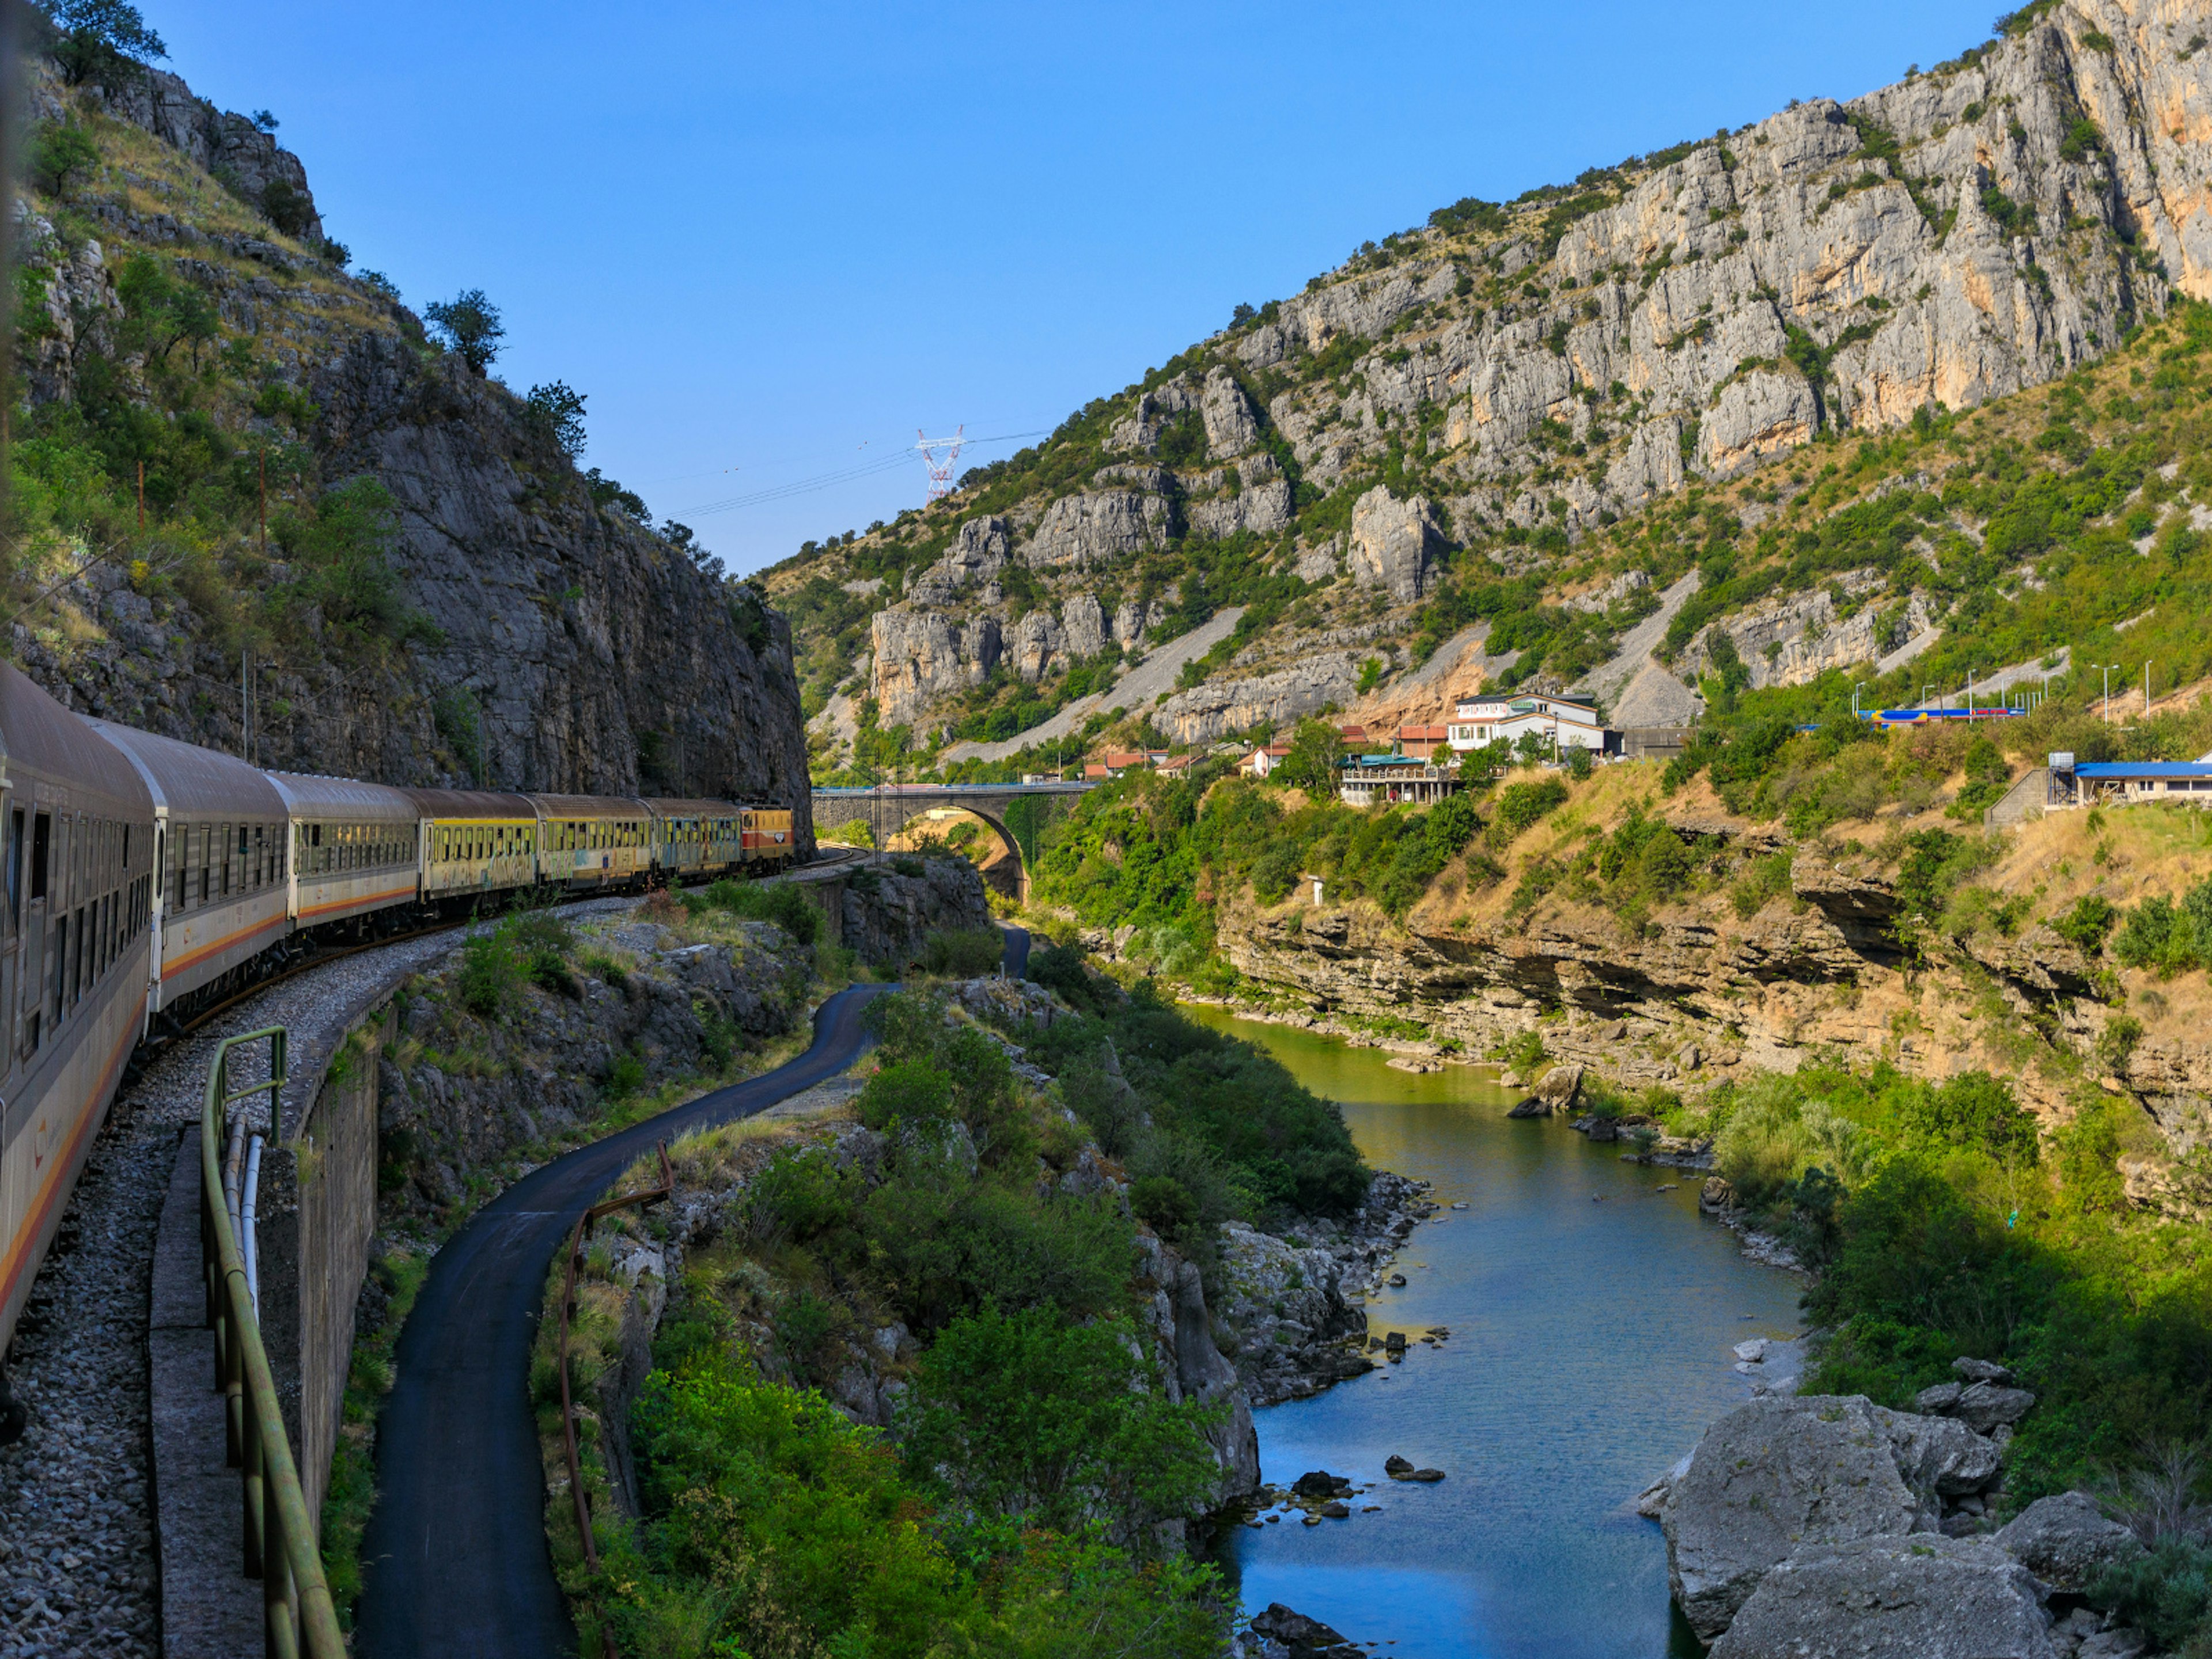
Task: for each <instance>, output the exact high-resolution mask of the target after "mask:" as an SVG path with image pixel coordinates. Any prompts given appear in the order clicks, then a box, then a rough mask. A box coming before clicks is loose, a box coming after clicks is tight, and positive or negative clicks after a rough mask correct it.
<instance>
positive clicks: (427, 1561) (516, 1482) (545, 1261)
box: [354, 927, 1030, 1659]
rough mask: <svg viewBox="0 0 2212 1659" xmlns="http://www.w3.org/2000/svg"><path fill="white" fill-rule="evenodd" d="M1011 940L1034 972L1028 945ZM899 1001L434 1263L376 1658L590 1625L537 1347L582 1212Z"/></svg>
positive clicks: (412, 1352) (399, 1414)
mask: <svg viewBox="0 0 2212 1659" xmlns="http://www.w3.org/2000/svg"><path fill="white" fill-rule="evenodd" d="M1005 932H1006V971H1007V972H1008V973H1009V974H1011V975H1014V976H1015V977H1020V976H1021V975H1022V973H1023V971H1024V969H1025V968H1026V966H1027V964H1028V961H1029V944H1030V939H1029V935H1028V933H1025V932H1024V931H1023V930H1022V929H1020V928H1018V927H1009V928H1006V930H1005ZM890 988H891V987H889V986H884V985H856V986H854V987H851V988H850V989H848V990H843V991H840V992H838V993H837V994H836V995H835V996H833V997H831V998H830V999H829V1000H828V1001H827V1002H825V1003H823V1005H822V1006H821V1008H820V1009H819V1010H817V1012H816V1014H815V1016H814V1043H813V1046H812V1047H811V1048H808V1049H807V1051H806V1052H805V1054H801V1055H800V1056H799V1058H798V1059H797V1060H793V1061H791V1062H790V1063H789V1064H788V1065H786V1066H778V1067H777V1068H776V1069H775V1071H773V1072H769V1073H764V1074H763V1075H762V1076H760V1077H757V1078H752V1079H748V1080H747V1081H745V1082H744V1083H739V1084H734V1085H732V1086H731V1087H729V1088H726V1089H718V1090H716V1091H714V1093H712V1094H708V1095H702V1096H701V1097H699V1098H698V1099H697V1100H695V1101H692V1102H690V1103H689V1104H686V1105H683V1106H678V1107H676V1108H674V1109H671V1110H669V1111H666V1112H663V1113H662V1114H661V1115H659V1116H658V1117H653V1118H648V1119H647V1120H646V1121H644V1122H642V1123H640V1124H636V1125H635V1126H633V1127H630V1128H628V1129H625V1130H623V1132H622V1133H619V1134H615V1135H610V1136H608V1137H607V1139H605V1140H598V1141H594V1142H592V1144H591V1145H590V1146H584V1147H580V1148H579V1149H578V1150H576V1151H575V1152H570V1153H569V1154H568V1156H567V1157H565V1158H556V1159H555V1160H554V1161H553V1162H552V1163H550V1164H546V1165H545V1166H544V1168H543V1169H540V1170H533V1171H532V1173H531V1174H529V1175H527V1176H524V1177H523V1179H521V1180H520V1181H518V1182H515V1183H514V1185H513V1186H512V1187H509V1188H507V1190H506V1191H505V1192H503V1193H501V1194H500V1195H499V1196H498V1197H497V1198H495V1199H494V1200H492V1201H491V1202H490V1203H489V1204H487V1205H486V1206H484V1207H483V1209H481V1210H479V1211H478V1212H477V1214H476V1216H475V1218H473V1219H471V1221H470V1222H469V1224H468V1225H466V1226H465V1227H463V1228H462V1229H461V1231H459V1232H458V1233H456V1234H455V1235H454V1236H453V1239H452V1241H451V1242H450V1243H447V1245H446V1247H445V1248H444V1249H441V1250H440V1251H439V1252H438V1254H437V1255H436V1256H435V1258H434V1259H433V1260H432V1261H431V1263H430V1274H429V1278H428V1280H427V1281H426V1282H425V1283H424V1285H423V1286H422V1295H421V1297H419V1298H418V1299H417V1300H416V1304H415V1308H414V1311H413V1312H412V1313H410V1315H409V1316H408V1319H407V1323H406V1326H405V1328H404V1329H403V1330H402V1331H401V1332H400V1335H399V1344H398V1352H397V1354H396V1355H395V1358H396V1360H397V1369H398V1383H397V1384H396V1385H395V1386H394V1387H393V1389H392V1396H391V1398H390V1399H389V1400H387V1401H386V1402H385V1407H384V1414H383V1417H382V1419H381V1420H380V1424H379V1425H378V1429H377V1441H376V1465H377V1468H376V1474H377V1488H378V1495H377V1500H376V1508H375V1510H374V1513H373V1514H372V1515H371V1516H370V1517H369V1523H368V1535H367V1536H366V1537H365V1538H364V1539H363V1540H362V1565H363V1568H364V1582H363V1584H362V1596H361V1601H360V1607H359V1621H358V1622H359V1629H358V1632H357V1633H356V1636H355V1638H354V1651H355V1653H356V1655H357V1656H360V1659H442V1656H447V1655H451V1656H454V1659H505V1656H509V1655H512V1656H513V1659H549V1656H552V1655H562V1654H573V1653H574V1651H575V1647H576V1633H575V1628H574V1626H573V1625H572V1624H571V1623H570V1622H569V1619H568V1604H567V1601H566V1600H565V1599H564V1598H563V1597H562V1594H561V1587H560V1584H559V1583H558V1582H557V1581H556V1579H555V1578H554V1577H553V1561H552V1558H551V1556H550V1553H548V1551H547V1548H546V1543H545V1479H544V1470H543V1468H542V1467H541V1466H540V1464H539V1462H538V1425H537V1422H536V1419H535V1418H534V1417H533V1415H532V1411H531V1407H530V1347H531V1344H532V1342H533V1341H535V1340H537V1335H538V1312H539V1308H540V1304H541V1302H542V1300H543V1297H544V1286H545V1273H546V1270H547V1268H548V1267H549V1266H550V1263H551V1261H552V1260H553V1255H554V1252H555V1251H556V1250H557V1249H560V1248H561V1243H562V1240H563V1239H565V1238H566V1237H567V1236H568V1230H569V1229H570V1228H571V1227H573V1226H574V1225H575V1221H576V1217H577V1216H578V1215H579V1214H580V1213H581V1212H583V1211H584V1210H586V1209H587V1208H588V1207H590V1206H592V1204H594V1203H596V1202H597V1201H598V1200H599V1196H600V1194H603V1193H605V1191H606V1189H607V1188H608V1187H609V1186H610V1185H611V1183H612V1182H614V1180H615V1179H616V1177H617V1176H619V1175H620V1174H621V1173H622V1172H623V1170H625V1169H627V1168H629V1165H630V1164H632V1163H633V1162H635V1160H636V1159H637V1158H639V1157H640V1156H641V1155H642V1154H644V1153H645V1152H649V1151H651V1150H652V1148H653V1145H654V1143H655V1142H657V1141H659V1140H662V1139H674V1138H675V1137H676V1136H678V1135H679V1134H682V1133H686V1132H688V1131H690V1130H692V1129H700V1128H707V1127H713V1126H715V1125H718V1124H723V1123H728V1122H732V1121H735V1120H737V1119H738V1118H743V1117H750V1116H751V1115H753V1114H754V1113H756V1112H760V1111H764V1110H765V1109H768V1108H769V1107H770V1106H773V1105H775V1103H777V1102H778V1101H781V1100H786V1099H788V1098H789V1097H792V1096H793V1095H795V1094H797V1093H799V1091H802V1090H805V1089H811V1088H812V1087H813V1086H814V1085H816V1084H817V1083H819V1082H821V1081H822V1080H823V1079H825V1078H829V1077H834V1076H836V1074H837V1073H839V1072H842V1071H843V1070H844V1069H845V1068H846V1067H847V1066H850V1065H851V1064H852V1063H853V1061H854V1060H856V1059H857V1058H859V1056H860V1051H861V1049H862V1048H865V1047H866V1041H867V1039H866V1035H865V1034H864V1033H863V1032H862V1030H861V1029H860V1016H861V1013H862V1012H863V1011H864V1010H865V1009H866V1006H867V1004H868V1002H869V1001H870V1000H871V999H872V998H874V997H876V996H878V995H880V994H882V993H884V991H887V990H889V989H890Z"/></svg>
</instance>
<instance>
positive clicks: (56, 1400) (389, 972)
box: [0, 898, 636, 1659]
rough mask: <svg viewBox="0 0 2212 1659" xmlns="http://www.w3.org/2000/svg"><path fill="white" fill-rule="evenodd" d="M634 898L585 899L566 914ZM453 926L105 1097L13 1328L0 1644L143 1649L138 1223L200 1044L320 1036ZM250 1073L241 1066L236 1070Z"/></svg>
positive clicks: (1, 1468) (317, 973)
mask: <svg viewBox="0 0 2212 1659" xmlns="http://www.w3.org/2000/svg"><path fill="white" fill-rule="evenodd" d="M635 902H636V901H635V900H634V899H626V898H625V899H595V900H590V901H587V902H584V903H581V904H578V905H575V906H573V907H568V914H569V915H575V916H581V915H591V914H593V913H596V912H599V911H601V910H607V909H617V908H623V907H625V906H628V905H631V904H634V903H635ZM459 941H460V936H459V934H458V933H438V934H434V935H432V936H430V937H428V938H426V939H407V940H403V941H401V942H400V943H398V944H396V945H386V946H385V947H384V948H383V949H381V950H378V951H362V952H361V953H360V954H359V955H357V956H351V957H342V958H341V959H339V960H338V961H337V962H333V963H329V964H327V965H326V966H325V967H322V968H319V969H315V970H313V972H310V973H305V974H302V975H300V976H299V977H298V978H296V979H293V980H289V981H285V982H284V983H283V984H281V985H276V986H271V987H270V988H269V989H268V990H266V991H264V992H263V993H261V994H259V995H258V996H256V997H253V998H251V999H250V1000H247V1001H246V1002H243V1003H240V1005H239V1006H236V1007H234V1008H233V1009H231V1010H230V1011H229V1012H228V1013H225V1014H224V1015H222V1017H221V1018H218V1019H216V1020H215V1021H214V1022H212V1023H211V1024H209V1025H208V1026H206V1027H205V1028H204V1029H203V1030H199V1031H197V1032H195V1033H194V1034H193V1035H192V1036H191V1037H189V1038H187V1039H186V1040H185V1041H184V1042H179V1043H178V1044H176V1045H175V1046H174V1047H173V1048H171V1049H170V1050H169V1051H168V1052H167V1054H163V1055H162V1056H161V1058H160V1059H159V1060H156V1061H155V1063H154V1064H153V1065H152V1066H149V1068H148V1070H147V1072H146V1074H145V1075H144V1076H143V1077H142V1078H141V1079H139V1080H138V1082H137V1085H134V1086H133V1087H131V1088H130V1089H129V1090H126V1091H125V1092H124V1093H123V1094H122V1095H121V1096H120V1097H118V1099H117V1101H116V1103H115V1106H114V1109H113V1110H112V1113H111V1114H110V1115H109V1118H108V1121H107V1123H106V1126H105V1127H103V1128H102V1129H101V1131H100V1135H99V1137H98V1139H96V1140H95V1141H94V1145H93V1149H92V1152H91V1154H90V1156H89V1157H88V1158H87V1160H86V1163H85V1168H84V1172H83V1174H82V1176H81V1177H80V1178H79V1180H78V1182H77V1186H76V1192H75V1194H73V1195H72V1196H71V1198H70V1204H69V1209H68V1211H67V1212H66V1214H65V1215H64V1218H63V1222H62V1230H61V1232H60V1234H59V1235H58V1237H57V1239H56V1242H55V1244H54V1247H53V1249H52V1252H51V1253H50V1254H49V1255H48V1256H47V1258H46V1263H45V1265H44V1266H43V1267H41V1268H40V1273H39V1277H38V1280H37V1282H36V1284H35V1285H33V1289H32V1292H31V1303H30V1306H29V1308H28V1309H27V1311H26V1313H25V1315H24V1317H23V1319H22V1321H21V1322H20V1323H19V1325H18V1326H17V1328H16V1333H15V1352H14V1354H13V1356H12V1358H11V1359H10V1363H9V1383H10V1385H11V1386H12V1387H13V1388H14V1389H15V1396H16V1398H17V1399H18V1400H20V1401H21V1402H22V1403H23V1405H24V1407H25V1408H26V1409H27V1411H28V1413H29V1415H30V1425H29V1427H28V1428H27V1430H26V1431H25V1432H24V1435H23V1438H22V1439H21V1441H20V1442H18V1443H16V1444H15V1445H13V1446H9V1447H7V1448H5V1449H0V1659H18V1656H22V1659H28V1656H32V1655H37V1656H39V1659H159V1655H160V1652H161V1642H160V1636H159V1632H158V1628H157V1625H158V1620H157V1607H156V1592H155V1576H154V1547H153V1537H152V1530H151V1522H150V1519H149V1511H148V1507H147V1490H146V1481H147V1470H146V1456H147V1445H148V1442H149V1421H148V1414H149V1404H148V1400H147V1392H146V1322H147V1317H148V1309H149V1285H150V1280H151V1270H152V1264H153V1255H154V1234H155V1226H156V1224H157V1223H158V1222H159V1220H160V1218H161V1202H162V1200H163V1198H164V1196H165V1195H166V1194H167V1190H168V1185H169V1176H170V1171H171V1170H172V1169H173V1167H174V1166H175V1163H176V1155H177V1139H178V1135H179V1133H180V1131H181V1130H182V1129H183V1128H184V1127H185V1125H187V1124H190V1123H192V1122H196V1121H197V1120H198V1116H199V1111H200V1104H201V1101H202V1098H203V1096H204V1092H205V1091H206V1087H207V1068H208V1066H209V1065H210V1061H211V1060H212V1057H213V1054H214V1048H215V1044H216V1042H219V1041H220V1040H221V1039H222V1038H223V1037H226V1036H235V1035H237V1034H238V1033H240V1032H242V1031H250V1030H254V1029H256V1028H257V1027H259V1026H263V1025H283V1026H285V1027H286V1028H288V1030H289V1031H290V1032H291V1034H292V1041H293V1042H294V1044H295V1053H297V1052H301V1050H303V1049H304V1048H307V1047H308V1046H310V1044H311V1043H312V1042H313V1039H315V1038H316V1037H317V1036H332V1035H335V1034H334V1033H324V1032H322V1031H321V1030H320V1027H321V1026H322V1025H324V1024H329V1023H330V1022H331V1020H333V1019H337V1018H342V1017H343V1011H344V1010H346V1009H348V1008H349V1007H351V1006H353V1005H354V1004H355V1002H356V1000H357V998H358V997H360V996H361V995H362V994H366V993H367V992H368V990H369V989H370V987H372V985H374V983H376V982H378V981H386V982H389V981H395V980H397V979H398V978H399V977H400V976H402V975H405V974H409V973H413V972H416V971H417V970H419V969H422V968H424V967H427V966H428V965H429V964H430V963H435V962H436V961H437V960H439V959H440V958H441V957H443V956H444V955H445V954H446V953H447V952H448V951H453V949H455V948H456V947H457V946H458V945H459ZM250 1080H251V1079H250V1078H249V1077H248V1076H247V1075H246V1073H245V1072H244V1070H243V1069H242V1068H241V1071H240V1074H239V1076H238V1077H237V1079H236V1081H237V1082H238V1083H240V1084H243V1083H245V1082H247V1081H250ZM211 1363H212V1361H210V1364H211Z"/></svg>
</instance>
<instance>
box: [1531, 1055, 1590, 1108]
mask: <svg viewBox="0 0 2212 1659" xmlns="http://www.w3.org/2000/svg"><path fill="white" fill-rule="evenodd" d="M1582 1086H1583V1067H1582V1062H1581V1061H1580V1060H1570V1061H1568V1062H1567V1063H1566V1064H1565V1065H1564V1066H1553V1067H1552V1069H1551V1070H1550V1071H1548V1072H1547V1073H1544V1075H1543V1077H1542V1079H1541V1080H1540V1081H1539V1082H1538V1083H1537V1085H1536V1097H1537V1098H1538V1099H1539V1100H1541V1101H1542V1102H1544V1103H1545V1104H1546V1105H1547V1106H1549V1107H1550V1108H1551V1109H1553V1111H1555V1112H1563V1111H1565V1110H1566V1109H1567V1108H1568V1107H1570V1106H1571V1105H1573V1104H1574V1103H1575V1096H1576V1095H1577V1093H1578V1092H1579V1091H1581V1089H1582Z"/></svg>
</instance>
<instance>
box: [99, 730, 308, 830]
mask: <svg viewBox="0 0 2212 1659" xmlns="http://www.w3.org/2000/svg"><path fill="white" fill-rule="evenodd" d="M85 724H86V725H88V726H90V727H92V729H93V730H94V731H95V732H99V733H100V736H101V737H103V738H106V739H107V740H108V742H110V743H112V744H114V745H115V747H116V748H117V749H118V750H121V751H122V753H123V757H124V758H125V760H126V761H128V762H129V763H131V766H132V767H133V768H134V769H137V774H138V775H139V776H140V777H141V778H143V779H144V780H145V783H146V787H147V788H148V789H149V791H151V792H152V794H153V797H154V804H155V805H156V806H163V807H167V809H168V810H169V811H170V812H171V813H172V814H173V815H176V816H179V817H188V818H201V817H230V818H245V819H247V820H252V819H254V818H281V817H283V816H284V798H283V796H282V795H280V794H278V793H276V787H275V786H274V785H273V784H271V783H270V781H269V777H268V775H267V774H266V773H264V772H263V771H261V770H260V769H258V768H257V767H252V766H248V765H247V764H246V763H245V762H244V761H242V760H240V759H239V758H238V757H236V756H235V755H226V754H223V753H222V752H220V751H219V750H213V749H203V748H201V747H200V746H199V745H198V744H194V743H182V742H179V740H178V739H177V738H164V737H159V736H157V735H155V733H154V732H141V731H139V730H137V728H136V727H133V726H118V725H116V724H115V722H114V721H112V720H87V721H86V722H85Z"/></svg>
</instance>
